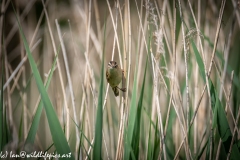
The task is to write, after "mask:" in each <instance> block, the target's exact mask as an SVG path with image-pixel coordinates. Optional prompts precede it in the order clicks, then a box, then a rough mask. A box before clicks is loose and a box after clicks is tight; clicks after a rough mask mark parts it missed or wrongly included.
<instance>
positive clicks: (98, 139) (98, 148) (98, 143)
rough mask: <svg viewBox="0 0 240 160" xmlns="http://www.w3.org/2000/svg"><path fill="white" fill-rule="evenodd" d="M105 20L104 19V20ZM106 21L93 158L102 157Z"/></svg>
mask: <svg viewBox="0 0 240 160" xmlns="http://www.w3.org/2000/svg"><path fill="white" fill-rule="evenodd" d="M105 22H106V21H105ZM105 36H106V23H105V24H104V40H103V52H102V67H101V75H100V76H101V80H100V86H99V95H98V106H97V107H98V108H97V118H96V123H95V136H94V137H95V140H94V146H93V159H94V160H95V159H101V158H102V153H101V152H102V125H103V124H102V123H103V118H102V114H103V77H104V57H105V56H104V55H105V39H106V37H105Z"/></svg>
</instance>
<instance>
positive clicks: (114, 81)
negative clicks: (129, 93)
mask: <svg viewBox="0 0 240 160" xmlns="http://www.w3.org/2000/svg"><path fill="white" fill-rule="evenodd" d="M106 78H107V82H108V83H109V84H110V86H111V87H112V90H113V92H114V95H115V96H116V97H117V96H118V95H119V91H118V89H120V90H121V91H123V92H126V88H119V87H118V85H119V83H120V82H121V80H122V79H123V78H124V76H123V70H122V69H121V68H120V67H118V64H117V62H115V61H110V62H109V63H108V68H107V71H106Z"/></svg>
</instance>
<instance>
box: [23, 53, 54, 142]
mask: <svg viewBox="0 0 240 160" xmlns="http://www.w3.org/2000/svg"><path fill="white" fill-rule="evenodd" d="M57 57H58V55H56V57H55V59H54V62H53V64H52V68H51V70H50V73H49V76H48V79H47V83H46V86H45V88H46V90H47V89H48V87H49V85H50V82H51V79H52V75H53V71H54V68H55V66H56V63H57ZM42 109H43V102H42V100H41V101H40V102H39V104H38V107H37V111H36V113H35V116H34V118H33V121H32V124H31V127H30V130H29V132H28V136H27V138H26V143H32V144H33V143H34V139H35V136H36V133H37V129H38V125H39V122H40V117H41V113H42Z"/></svg>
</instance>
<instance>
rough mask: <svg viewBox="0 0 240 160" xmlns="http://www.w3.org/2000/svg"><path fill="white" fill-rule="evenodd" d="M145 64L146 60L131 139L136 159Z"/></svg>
mask: <svg viewBox="0 0 240 160" xmlns="http://www.w3.org/2000/svg"><path fill="white" fill-rule="evenodd" d="M147 63H148V59H147V60H146V65H145V70H144V78H143V85H142V88H141V92H140V97H139V101H138V108H137V115H136V121H135V125H134V131H133V133H134V137H133V139H132V149H133V153H134V155H135V158H136V159H138V156H139V141H140V133H141V128H140V122H141V113H142V105H143V94H144V87H145V79H146V71H147Z"/></svg>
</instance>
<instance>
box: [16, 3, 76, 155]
mask: <svg viewBox="0 0 240 160" xmlns="http://www.w3.org/2000/svg"><path fill="white" fill-rule="evenodd" d="M13 8H14V7H13ZM15 15H16V12H15ZM16 19H17V22H18V27H19V32H20V35H21V38H22V40H23V44H24V47H25V50H26V53H27V56H28V60H29V63H30V66H31V69H32V72H33V76H34V78H35V80H36V84H37V87H38V90H39V92H40V95H41V98H42V101H43V105H44V108H45V111H46V116H47V120H48V124H49V128H50V131H51V135H52V139H53V142H54V146H55V147H56V150H57V153H58V154H59V155H61V156H64V155H67V156H70V157H69V159H74V157H73V155H72V154H71V151H70V147H69V146H68V143H67V140H66V137H65V136H64V133H63V130H62V128H61V125H60V122H59V120H58V117H57V115H56V113H55V111H54V109H53V106H52V103H51V101H50V98H49V96H48V94H47V91H46V89H45V88H44V85H43V82H42V79H41V77H40V74H39V71H38V69H37V65H36V63H35V61H34V59H33V57H32V53H31V51H30V48H29V45H28V43H27V40H26V38H25V35H24V33H23V30H22V27H21V25H20V23H19V20H18V17H17V15H16ZM60 159H65V158H60Z"/></svg>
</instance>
